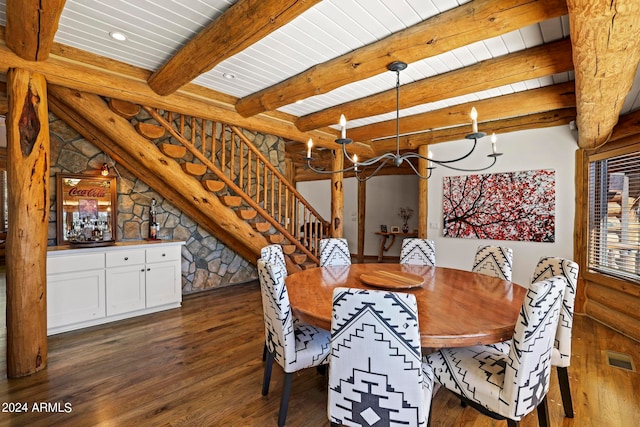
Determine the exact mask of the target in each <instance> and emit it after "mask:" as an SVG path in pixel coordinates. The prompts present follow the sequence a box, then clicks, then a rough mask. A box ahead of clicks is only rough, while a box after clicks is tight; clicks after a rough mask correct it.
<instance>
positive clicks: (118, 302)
mask: <svg viewBox="0 0 640 427" xmlns="http://www.w3.org/2000/svg"><path fill="white" fill-rule="evenodd" d="M144 283H145V267H144V264H139V265H131V266H128V267H118V268H109V269H107V316H112V315H115V314H120V313H126V312H129V311H135V310H141V309H143V308H145V286H144Z"/></svg>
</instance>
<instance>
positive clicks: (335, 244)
mask: <svg viewBox="0 0 640 427" xmlns="http://www.w3.org/2000/svg"><path fill="white" fill-rule="evenodd" d="M330 265H351V252H350V251H349V244H348V243H347V239H343V238H330V239H321V240H320V267H325V266H330Z"/></svg>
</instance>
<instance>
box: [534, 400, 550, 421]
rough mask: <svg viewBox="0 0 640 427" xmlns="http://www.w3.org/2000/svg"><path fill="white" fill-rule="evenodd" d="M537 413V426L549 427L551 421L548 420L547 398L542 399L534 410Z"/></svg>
mask: <svg viewBox="0 0 640 427" xmlns="http://www.w3.org/2000/svg"><path fill="white" fill-rule="evenodd" d="M536 410H537V411H538V426H540V427H550V426H551V421H550V420H549V405H547V396H545V397H544V399H542V401H541V402H540V403H539V404H538V407H537V408H536Z"/></svg>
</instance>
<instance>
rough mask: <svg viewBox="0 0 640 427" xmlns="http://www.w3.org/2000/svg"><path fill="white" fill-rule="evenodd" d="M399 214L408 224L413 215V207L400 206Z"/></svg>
mask: <svg viewBox="0 0 640 427" xmlns="http://www.w3.org/2000/svg"><path fill="white" fill-rule="evenodd" d="M398 216H399V217H400V218H402V221H404V223H405V224H406V223H407V221H409V219H411V217H412V216H413V209H411V208H400V212H399V213H398Z"/></svg>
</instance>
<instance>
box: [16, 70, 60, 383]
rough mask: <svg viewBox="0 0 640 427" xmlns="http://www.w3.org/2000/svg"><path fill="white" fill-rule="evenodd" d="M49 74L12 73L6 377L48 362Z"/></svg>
mask: <svg viewBox="0 0 640 427" xmlns="http://www.w3.org/2000/svg"><path fill="white" fill-rule="evenodd" d="M46 88H47V83H46V81H45V78H44V76H42V75H41V74H38V73H32V72H30V71H26V70H21V69H10V70H9V73H8V74H7V91H8V95H9V113H8V115H7V122H6V123H7V157H8V159H9V161H8V165H7V166H8V168H7V172H8V173H7V178H8V186H9V189H10V191H9V200H8V202H9V203H8V205H9V208H8V218H9V230H8V233H7V250H6V252H7V376H8V377H10V378H15V377H22V376H26V375H30V374H33V373H35V372H37V371H40V370H41V369H44V368H45V367H46V366H47V268H46V267H47V231H48V224H49V197H50V195H49V163H50V162H49V155H50V151H49V119H48V107H47V92H46Z"/></svg>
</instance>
